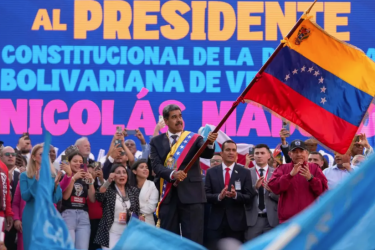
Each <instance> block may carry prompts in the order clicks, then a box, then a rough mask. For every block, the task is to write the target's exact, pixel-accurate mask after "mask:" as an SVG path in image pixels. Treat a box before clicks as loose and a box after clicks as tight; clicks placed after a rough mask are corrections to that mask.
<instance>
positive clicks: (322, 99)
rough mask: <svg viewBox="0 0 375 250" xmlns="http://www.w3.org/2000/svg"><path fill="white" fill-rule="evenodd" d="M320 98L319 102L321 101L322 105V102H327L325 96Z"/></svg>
mask: <svg viewBox="0 0 375 250" xmlns="http://www.w3.org/2000/svg"><path fill="white" fill-rule="evenodd" d="M320 99H321V101H320V103H323V105H324V103H326V102H327V100H326V98H325V97H323V98H320Z"/></svg>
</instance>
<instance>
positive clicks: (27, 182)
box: [0, 105, 373, 250]
mask: <svg viewBox="0 0 375 250" xmlns="http://www.w3.org/2000/svg"><path fill="white" fill-rule="evenodd" d="M164 126H168V131H167V132H166V133H160V129H161V128H163V127H164ZM288 136H289V131H287V130H286V129H285V128H283V129H282V130H281V131H280V138H281V147H280V152H279V151H274V152H271V150H270V147H269V145H266V144H258V145H256V146H255V147H254V148H253V149H252V151H251V152H250V151H249V154H247V155H246V163H245V164H244V165H242V164H240V163H239V162H238V153H237V145H236V142H234V141H232V140H227V141H225V142H223V143H222V144H221V152H220V153H219V154H217V153H215V143H214V142H215V140H216V139H217V134H216V133H210V134H209V135H208V138H207V140H208V145H207V147H206V149H205V150H204V151H203V153H202V154H201V156H200V157H202V158H206V159H210V163H211V166H210V168H209V169H208V170H207V171H206V172H203V171H202V169H201V166H200V162H199V159H198V160H197V161H195V162H193V164H190V166H189V167H190V169H189V171H187V172H186V171H184V169H185V168H186V167H187V165H188V163H189V162H190V160H191V159H192V158H193V157H194V155H195V153H196V152H197V151H198V150H199V149H200V147H201V146H202V145H203V144H204V140H203V138H202V137H201V136H199V135H197V134H195V133H193V132H189V131H184V120H183V118H182V113H181V109H180V108H179V107H178V106H176V105H168V106H167V107H165V108H164V110H163V120H161V121H160V122H159V123H158V125H157V126H156V128H155V133H154V137H153V138H152V139H151V141H150V143H147V142H146V140H145V138H144V136H143V135H142V133H141V132H140V131H139V130H136V133H135V137H136V138H137V139H138V140H139V141H140V143H141V147H142V150H141V151H138V150H137V147H136V143H135V141H134V140H132V139H128V138H129V137H130V136H128V134H127V130H126V129H124V130H117V131H116V133H115V134H114V136H113V139H112V141H111V142H110V145H109V150H108V154H107V155H106V156H104V157H103V158H102V159H101V160H100V161H95V160H94V158H93V155H92V154H91V147H90V142H89V139H88V138H86V137H83V138H80V139H78V140H77V141H76V142H75V144H74V145H71V146H69V147H67V148H66V150H65V151H64V152H63V153H62V154H61V155H60V156H59V157H58V158H57V155H56V151H55V149H54V147H53V146H52V145H51V147H50V150H49V158H50V160H51V164H50V170H51V178H52V180H53V181H52V183H53V185H52V186H51V187H50V188H51V190H53V192H52V194H53V195H52V197H50V199H51V201H52V202H53V203H54V204H55V207H56V209H57V210H58V211H59V212H60V213H61V216H62V218H63V220H64V221H65V223H66V226H67V228H68V230H69V233H70V235H71V237H72V240H73V242H74V245H75V248H76V249H112V248H113V247H114V246H115V245H116V243H117V242H118V240H119V239H120V237H121V235H122V233H123V232H124V230H125V228H126V226H127V224H128V222H129V220H131V219H139V220H141V221H144V222H145V223H147V224H149V225H150V226H153V227H160V228H163V229H166V230H168V231H170V232H173V233H176V234H178V235H181V236H183V237H185V238H188V239H190V240H192V241H194V242H197V243H198V244H201V245H204V246H206V247H207V248H209V249H217V247H218V242H219V241H220V240H221V239H223V238H233V239H236V240H238V242H241V243H244V242H246V241H249V240H252V239H254V238H256V237H258V236H259V235H261V234H264V233H266V232H268V231H270V230H272V229H273V228H275V227H276V226H277V225H279V224H280V223H284V222H285V221H287V220H289V219H290V218H291V217H293V216H294V215H296V214H298V213H299V212H301V211H302V210H304V209H305V208H306V207H307V206H309V205H310V204H312V203H313V202H315V200H316V199H317V198H318V197H319V196H320V195H322V194H323V193H324V192H327V191H328V190H330V189H333V188H335V187H336V186H337V185H339V183H340V182H341V181H342V180H343V179H344V178H345V177H346V176H348V175H350V173H351V172H352V171H355V170H356V169H357V168H359V167H360V164H361V162H362V161H363V160H364V159H365V157H367V156H368V155H369V154H371V153H372V152H373V149H372V147H371V146H370V145H369V143H368V141H367V139H366V135H365V134H359V135H357V136H356V137H355V138H354V139H353V143H352V145H351V147H350V149H349V150H348V152H347V153H346V154H339V153H335V157H334V159H335V164H334V165H333V166H332V167H328V163H327V160H326V158H325V157H323V155H322V154H320V153H319V152H318V151H317V146H318V143H317V142H316V141H315V140H314V139H308V140H306V141H302V140H298V139H297V140H294V141H292V142H290V143H288V142H287V138H288ZM2 144H3V143H1V144H0V175H1V178H0V181H1V183H0V189H1V190H0V199H1V202H0V217H4V218H5V223H4V232H5V239H4V244H1V245H0V249H8V250H11V249H12V250H13V249H14V250H15V249H17V250H23V249H25V250H27V249H29V246H30V243H31V236H32V232H33V230H32V224H33V219H34V218H33V214H34V203H35V195H36V192H37V188H38V183H39V170H40V168H41V167H46V166H42V164H41V162H42V155H43V153H44V152H43V144H42V143H40V144H36V145H34V146H32V143H31V137H30V135H29V134H28V133H24V134H23V135H22V136H21V137H20V138H19V140H18V143H17V145H16V147H12V146H10V145H9V144H5V145H8V146H5V145H2ZM281 152H282V154H281ZM125 233H126V232H125ZM140 240H141V239H140Z"/></svg>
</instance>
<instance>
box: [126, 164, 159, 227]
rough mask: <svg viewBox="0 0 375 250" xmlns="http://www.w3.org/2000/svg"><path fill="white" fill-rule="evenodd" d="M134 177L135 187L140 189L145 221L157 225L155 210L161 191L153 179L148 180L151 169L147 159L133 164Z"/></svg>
mask: <svg viewBox="0 0 375 250" xmlns="http://www.w3.org/2000/svg"><path fill="white" fill-rule="evenodd" d="M132 174H134V175H135V177H134V178H132V179H133V180H134V181H135V185H134V186H135V187H136V188H138V189H139V190H140V193H139V206H140V212H141V214H142V216H144V217H145V222H146V223H147V224H150V225H152V226H155V220H154V212H155V209H156V205H157V204H158V200H159V191H158V190H157V189H156V186H155V183H154V182H153V181H149V180H147V178H148V176H149V174H150V170H149V169H148V166H147V160H145V159H141V160H138V161H136V162H135V163H134V164H133V166H132Z"/></svg>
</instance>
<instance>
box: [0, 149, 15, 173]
mask: <svg viewBox="0 0 375 250" xmlns="http://www.w3.org/2000/svg"><path fill="white" fill-rule="evenodd" d="M0 159H1V161H2V162H4V164H5V165H6V166H7V167H8V169H12V168H13V167H14V166H15V164H16V152H15V151H14V149H13V148H12V147H9V146H7V147H4V148H3V150H1V152H0Z"/></svg>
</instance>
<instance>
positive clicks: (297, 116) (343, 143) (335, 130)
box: [245, 73, 358, 154]
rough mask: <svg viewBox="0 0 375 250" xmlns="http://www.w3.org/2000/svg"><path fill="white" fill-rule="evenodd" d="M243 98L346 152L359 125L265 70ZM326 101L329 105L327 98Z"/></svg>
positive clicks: (329, 145)
mask: <svg viewBox="0 0 375 250" xmlns="http://www.w3.org/2000/svg"><path fill="white" fill-rule="evenodd" d="M301 84H303V83H301ZM245 99H248V100H251V101H254V102H257V103H259V104H261V105H263V106H265V107H267V108H269V109H271V110H272V111H273V112H275V113H277V114H279V115H281V116H282V117H285V118H286V119H288V120H289V121H291V122H293V123H294V124H296V125H298V126H299V127H301V128H302V129H304V130H306V132H308V133H310V134H311V135H312V136H314V137H315V138H316V139H317V140H319V141H320V142H321V143H323V144H324V145H326V146H328V147H329V148H331V149H333V150H335V151H337V152H339V153H342V154H343V153H346V151H347V150H348V148H349V146H350V144H351V142H352V139H353V137H354V135H355V133H356V132H357V130H358V127H356V126H354V125H352V124H350V123H348V122H346V121H345V120H343V119H341V118H339V117H337V116H335V115H334V114H332V113H330V112H328V111H326V110H325V109H324V108H322V107H320V106H319V105H317V104H315V103H313V102H312V101H310V100H308V99H306V98H305V97H303V96H302V95H300V94H298V93H297V92H296V91H294V90H293V89H291V88H290V87H288V86H287V85H286V84H284V83H283V82H280V81H279V80H278V79H276V78H275V77H273V76H272V75H270V74H267V73H263V74H262V77H261V78H260V80H259V81H258V82H257V83H255V84H254V86H253V87H252V88H251V89H250V91H249V92H248V93H247V94H246V96H245ZM348 101H350V100H348ZM325 105H329V99H328V100H327V102H326V104H325ZM348 112H350V110H349V111H348Z"/></svg>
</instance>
